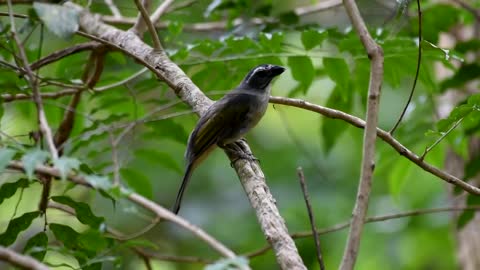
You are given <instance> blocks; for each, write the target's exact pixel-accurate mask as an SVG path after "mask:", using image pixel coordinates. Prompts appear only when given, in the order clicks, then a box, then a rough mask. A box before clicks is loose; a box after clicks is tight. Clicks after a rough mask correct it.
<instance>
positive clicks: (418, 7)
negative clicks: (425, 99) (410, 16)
mask: <svg viewBox="0 0 480 270" xmlns="http://www.w3.org/2000/svg"><path fill="white" fill-rule="evenodd" d="M417 14H418V56H417V69H416V71H415V78H414V79H413V85H412V90H410V94H409V96H408V100H407V103H406V104H405V107H404V108H403V111H402V113H401V114H400V117H399V118H398V120H397V122H396V123H395V125H393V128H392V129H391V130H390V131H389V133H390V134H391V135H393V133H394V132H395V130H396V129H397V127H398V125H400V122H402V119H403V117H404V116H405V113H406V112H407V109H408V106H409V105H410V102H412V97H413V93H414V92H415V87H416V86H417V81H418V76H419V74H420V64H421V62H422V9H421V7H420V0H417Z"/></svg>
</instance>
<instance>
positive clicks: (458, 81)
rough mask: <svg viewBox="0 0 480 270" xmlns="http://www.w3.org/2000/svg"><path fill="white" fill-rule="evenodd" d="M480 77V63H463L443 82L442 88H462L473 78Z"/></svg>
mask: <svg viewBox="0 0 480 270" xmlns="http://www.w3.org/2000/svg"><path fill="white" fill-rule="evenodd" d="M478 77H480V65H479V64H477V63H472V64H464V65H462V66H461V67H460V68H459V69H458V70H457V71H456V72H455V74H454V75H453V76H452V77H451V78H449V79H447V80H445V81H443V82H442V84H441V89H442V90H445V89H448V88H460V87H463V86H464V85H465V84H466V83H468V82H469V81H471V80H475V79H477V78H478Z"/></svg>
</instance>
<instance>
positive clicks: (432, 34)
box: [413, 3, 460, 43]
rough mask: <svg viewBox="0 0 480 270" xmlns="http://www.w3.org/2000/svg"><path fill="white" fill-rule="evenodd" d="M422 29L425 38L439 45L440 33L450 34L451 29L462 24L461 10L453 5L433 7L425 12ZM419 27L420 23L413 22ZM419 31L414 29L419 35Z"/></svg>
mask: <svg viewBox="0 0 480 270" xmlns="http://www.w3.org/2000/svg"><path fill="white" fill-rule="evenodd" d="M422 13H423V16H422V29H423V38H424V39H425V40H428V41H430V42H432V43H437V41H438V36H439V33H441V32H448V30H449V29H450V27H452V26H453V25H455V24H456V23H459V22H460V10H459V9H458V8H456V7H454V6H453V5H449V4H446V3H445V4H438V5H432V6H430V7H428V8H426V9H424V10H423V12H422ZM413 26H414V27H417V26H418V22H413ZM417 31H418V29H414V32H415V33H417Z"/></svg>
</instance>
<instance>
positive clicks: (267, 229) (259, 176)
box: [65, 3, 306, 269]
mask: <svg viewBox="0 0 480 270" xmlns="http://www.w3.org/2000/svg"><path fill="white" fill-rule="evenodd" d="M65 5H68V6H69V7H72V8H77V9H78V8H79V7H78V6H77V5H74V4H72V3H66V4H65ZM79 23H80V27H81V28H82V29H83V30H84V31H85V32H87V33H88V34H89V35H92V36H94V37H95V40H96V41H100V42H102V41H103V42H106V43H109V44H112V45H113V46H114V47H115V48H120V49H121V51H123V52H124V53H127V54H128V55H130V56H132V57H134V58H135V59H137V60H138V61H139V62H140V63H142V64H144V65H145V66H146V67H147V68H149V69H150V70H152V71H153V72H154V73H155V75H156V76H157V77H159V78H160V79H161V80H163V81H164V82H165V83H166V84H167V85H168V86H169V87H170V88H171V89H172V90H173V91H174V92H175V94H177V96H178V97H180V98H181V99H182V100H183V101H184V102H185V103H187V104H188V105H190V106H191V107H192V109H193V110H194V111H195V112H197V113H198V114H200V115H201V114H203V113H204V112H205V111H206V110H207V108H208V107H209V106H210V105H211V104H212V101H211V100H210V99H209V98H207V97H206V96H205V95H204V94H203V93H202V92H201V91H200V89H198V87H197V86H196V85H195V84H194V83H193V82H192V81H191V79H190V78H189V77H188V76H186V75H185V73H184V72H183V71H182V70H181V69H180V68H179V67H178V66H177V65H176V64H175V63H174V62H172V61H171V60H170V59H169V58H168V56H167V55H166V53H165V52H164V51H154V50H153V49H152V48H151V47H149V46H148V45H146V44H145V43H144V42H143V41H142V40H140V39H139V37H138V36H136V35H135V34H134V33H132V32H128V31H127V32H125V31H122V30H119V29H117V28H115V27H112V26H109V25H106V24H104V23H102V22H101V21H100V20H99V18H98V17H96V16H93V15H92V14H90V13H88V12H86V11H81V13H80V17H79ZM239 143H240V144H241V145H242V148H243V149H245V150H246V151H250V150H249V147H248V145H247V144H246V143H244V142H239ZM229 158H230V159H231V161H234V160H238V157H237V156H229ZM234 168H235V170H236V172H237V175H238V176H239V178H240V181H241V183H242V185H243V186H244V189H245V191H246V193H247V196H248V198H249V200H250V203H251V204H252V207H253V208H254V209H255V211H256V214H257V219H258V221H259V223H260V226H261V228H262V230H263V232H264V234H265V237H266V238H267V240H268V241H269V243H270V244H271V245H272V246H273V249H274V251H275V255H276V258H277V262H278V263H279V265H280V268H281V269H306V267H305V265H304V264H303V262H302V259H301V257H300V255H299V254H298V251H297V248H296V246H295V243H294V242H293V240H292V238H291V237H290V236H289V234H288V230H287V228H286V226H285V222H284V220H283V218H282V217H281V215H280V213H279V211H278V208H277V207H276V205H275V200H274V199H273V196H272V195H271V193H270V190H269V189H268V187H267V185H266V183H265V176H264V174H263V172H262V170H261V168H260V166H259V165H258V164H256V163H255V162H254V161H247V160H239V161H238V162H235V164H234Z"/></svg>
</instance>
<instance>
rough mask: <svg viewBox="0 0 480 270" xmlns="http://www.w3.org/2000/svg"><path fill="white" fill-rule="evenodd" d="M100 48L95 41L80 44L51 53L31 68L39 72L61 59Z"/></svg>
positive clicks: (34, 63)
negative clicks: (40, 69)
mask: <svg viewBox="0 0 480 270" xmlns="http://www.w3.org/2000/svg"><path fill="white" fill-rule="evenodd" d="M98 46H99V44H98V43H97V42H93V41H89V42H85V43H80V44H75V45H73V46H71V47H68V48H65V49H61V50H58V51H55V52H53V53H51V54H50V55H47V56H45V57H44V58H42V59H40V60H38V61H35V62H33V63H32V64H31V65H30V68H31V69H32V70H37V69H39V68H41V67H43V66H46V65H48V64H51V63H53V62H56V61H58V60H61V59H63V58H65V57H67V56H70V55H72V54H76V53H79V52H83V51H89V50H93V49H95V48H97V47H98Z"/></svg>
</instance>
